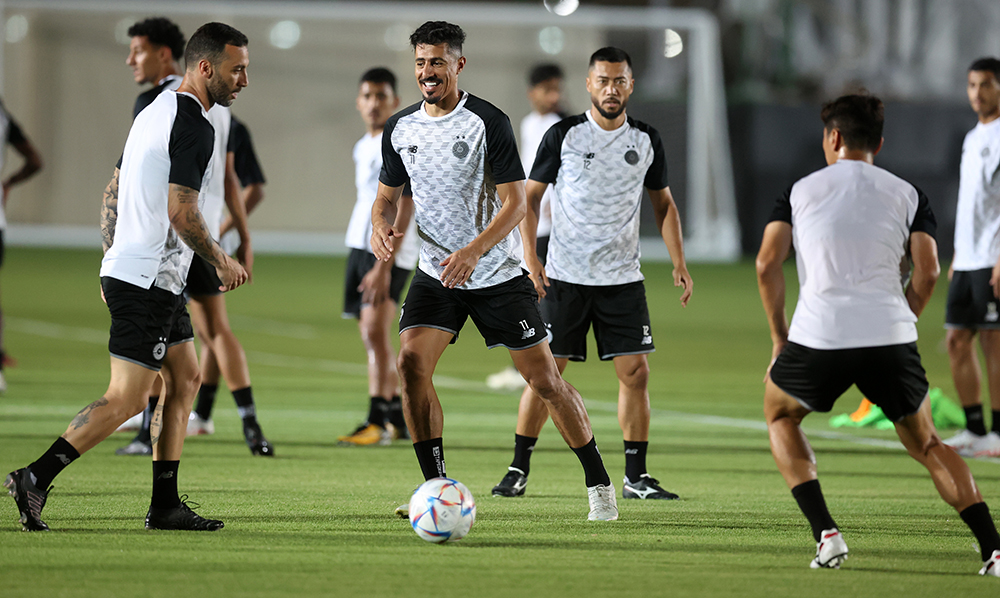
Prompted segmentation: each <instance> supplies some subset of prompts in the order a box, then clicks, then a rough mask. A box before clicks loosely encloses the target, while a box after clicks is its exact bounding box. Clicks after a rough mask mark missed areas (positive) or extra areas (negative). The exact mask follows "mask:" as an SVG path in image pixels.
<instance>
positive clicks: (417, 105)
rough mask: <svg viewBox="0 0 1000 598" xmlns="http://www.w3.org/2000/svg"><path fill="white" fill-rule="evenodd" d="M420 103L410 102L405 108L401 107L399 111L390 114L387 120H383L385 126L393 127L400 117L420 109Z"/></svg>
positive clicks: (387, 127)
mask: <svg viewBox="0 0 1000 598" xmlns="http://www.w3.org/2000/svg"><path fill="white" fill-rule="evenodd" d="M422 103H423V102H422V101H421V102H417V103H415V104H410V105H409V106H407V107H406V108H403V109H402V110H400V111H399V112H397V113H395V114H393V115H392V116H390V117H389V120H387V121H385V128H386V129H390V130H391V129H394V128H395V127H396V123H398V122H399V121H400V120H401V119H404V118H406V117H407V116H410V115H411V114H413V113H415V112H416V111H417V110H420V104H422Z"/></svg>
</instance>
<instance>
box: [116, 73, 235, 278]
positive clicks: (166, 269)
mask: <svg viewBox="0 0 1000 598" xmlns="http://www.w3.org/2000/svg"><path fill="white" fill-rule="evenodd" d="M214 148H215V130H214V129H213V128H212V125H211V123H209V121H208V114H207V113H206V112H205V109H204V108H203V107H202V105H201V102H199V101H198V99H197V98H195V96H193V95H191V94H189V93H177V92H175V91H169V90H167V91H163V92H162V93H161V94H160V95H159V96H157V98H156V99H155V100H153V102H152V103H151V104H150V105H149V106H148V107H147V108H146V109H144V110H143V111H142V112H141V113H139V115H138V116H137V117H136V118H135V120H134V121H133V122H132V128H131V130H130V131H129V134H128V140H127V141H126V142H125V151H124V152H123V153H122V157H121V160H120V161H119V163H118V168H119V176H118V223H117V225H116V228H115V238H114V243H113V244H112V245H111V248H110V249H108V252H107V253H106V254H104V260H103V261H102V262H101V276H110V277H112V278H117V279H118V280H121V281H124V282H127V283H129V284H133V285H136V286H139V287H142V288H144V289H148V288H150V286H152V285H153V284H155V285H156V286H157V287H159V288H161V289H164V290H167V291H170V292H171V293H174V294H176V295H180V294H181V292H183V290H184V286H185V284H186V280H187V273H188V268H189V267H190V265H191V257H192V255H193V252H192V251H191V250H190V249H189V248H188V247H187V245H185V244H184V243H183V242H182V241H181V240H180V238H179V237H178V236H177V233H176V232H175V231H174V229H173V227H172V226H171V225H170V217H169V215H168V213H167V205H168V189H169V185H171V184H177V185H183V186H185V187H189V188H191V189H198V190H200V191H201V192H202V193H201V195H200V196H199V199H198V203H199V208H201V204H202V202H203V201H204V198H205V195H204V191H205V188H206V187H207V185H208V182H209V180H210V179H211V177H212V162H213V160H212V156H213V153H214Z"/></svg>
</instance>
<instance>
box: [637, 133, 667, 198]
mask: <svg viewBox="0 0 1000 598" xmlns="http://www.w3.org/2000/svg"><path fill="white" fill-rule="evenodd" d="M629 120H631V119H629ZM633 122H634V126H635V128H637V129H639V130H640V131H642V132H643V133H645V134H647V135H649V141H650V143H652V145H653V162H652V163H651V164H650V165H649V169H648V170H647V171H646V179H645V180H644V181H643V182H642V186H643V187H645V188H647V189H652V190H653V191H659V190H660V189H666V188H667V187H668V186H669V183H667V154H666V152H665V151H663V140H662V139H660V133H659V131H657V130H656V129H654V128H653V127H651V126H649V125H647V124H646V123H644V122H639V121H633Z"/></svg>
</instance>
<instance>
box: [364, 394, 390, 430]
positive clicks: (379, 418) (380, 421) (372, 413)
mask: <svg viewBox="0 0 1000 598" xmlns="http://www.w3.org/2000/svg"><path fill="white" fill-rule="evenodd" d="M388 419H389V401H386V400H385V399H384V398H382V397H372V398H371V402H370V403H369V404H368V423H370V424H375V425H376V426H379V427H381V428H384V427H385V422H386V421H387V420H388Z"/></svg>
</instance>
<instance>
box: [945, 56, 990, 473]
mask: <svg viewBox="0 0 1000 598" xmlns="http://www.w3.org/2000/svg"><path fill="white" fill-rule="evenodd" d="M966 91H968V94H969V103H970V104H971V105H972V110H973V111H975V113H976V115H977V116H978V117H979V122H978V123H977V124H976V127H975V128H974V129H972V130H971V131H969V133H968V134H967V135H966V136H965V142H964V143H962V167H961V175H960V178H959V185H958V208H957V210H956V214H955V255H954V257H953V258H952V262H951V268H950V270H949V272H948V274H949V278H951V283H950V284H949V285H948V307H947V310H946V313H945V327H946V328H947V329H948V333H947V334H948V336H947V340H948V357H949V359H950V361H951V375H952V378H953V379H954V380H955V390H956V391H958V398H959V401H961V403H962V407H963V408H964V409H965V428H966V429H964V430H962V431H961V432H959V433H958V434H956V435H955V436H953V437H951V438H949V439H948V440H946V441H945V443H946V444H948V445H950V446H951V447H952V448H954V449H955V450H956V451H958V453H959V454H960V455H965V456H977V457H986V456H988V457H997V456H1000V311H998V310H997V308H998V307H1000V305H998V299H997V298H998V297H1000V60H997V59H996V58H980V59H979V60H977V61H975V62H973V63H972V66H970V67H969V73H968V86H967V87H966ZM977 333H978V334H979V345H980V346H981V347H982V348H983V356H984V357H985V358H986V378H987V380H988V381H989V384H988V388H989V396H990V403H991V407H992V409H993V417H992V420H993V423H992V424H991V431H990V432H989V433H987V432H986V424H985V422H984V421H983V406H982V403H981V400H980V398H979V393H980V381H981V379H982V375H981V373H980V371H979V357H978V356H977V355H976V346H975V343H974V341H975V337H976V334H977Z"/></svg>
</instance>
